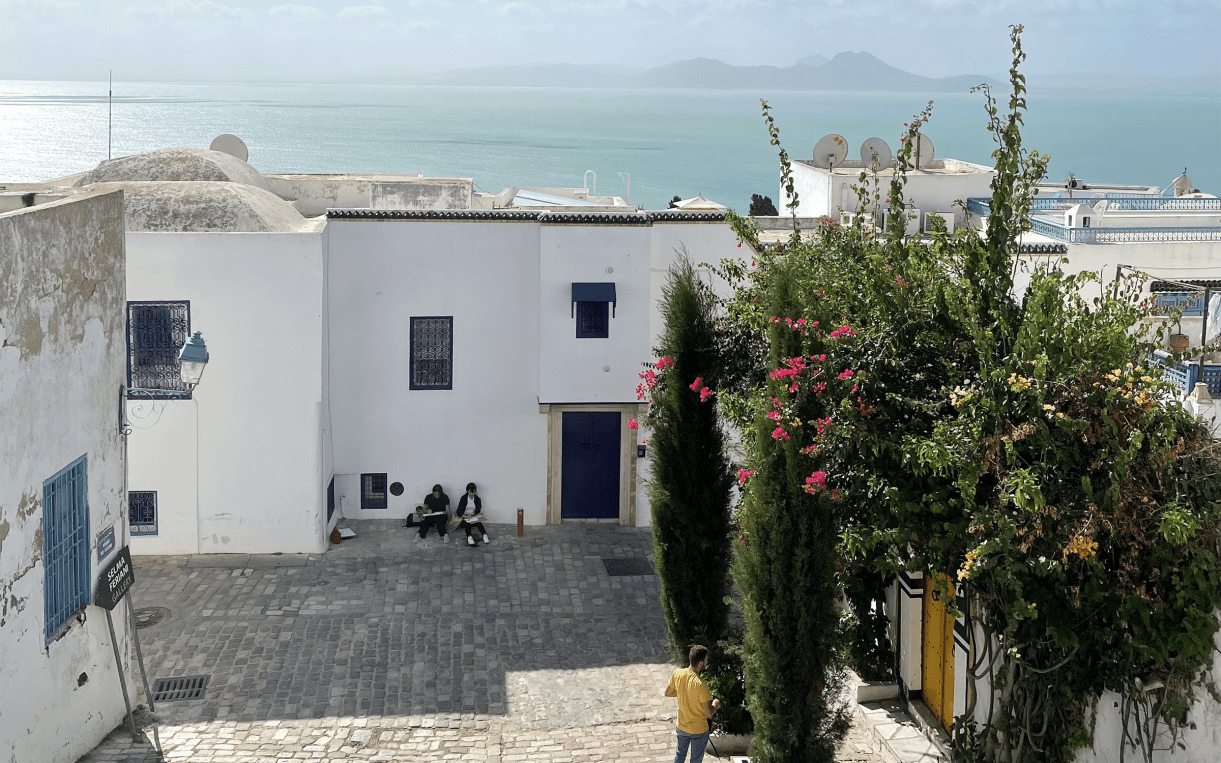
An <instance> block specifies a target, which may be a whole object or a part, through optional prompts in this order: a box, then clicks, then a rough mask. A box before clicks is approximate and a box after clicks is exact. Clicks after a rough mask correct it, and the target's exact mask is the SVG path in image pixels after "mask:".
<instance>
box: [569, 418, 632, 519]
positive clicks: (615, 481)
mask: <svg viewBox="0 0 1221 763" xmlns="http://www.w3.org/2000/svg"><path fill="white" fill-rule="evenodd" d="M563 416H564V439H563V445H562V449H563V453H562V460H561V463H560V470H561V475H560V516H561V518H563V519H618V518H619V434H620V430H619V427H620V423H619V414H618V413H584V412H581V411H565V412H564V414H563Z"/></svg>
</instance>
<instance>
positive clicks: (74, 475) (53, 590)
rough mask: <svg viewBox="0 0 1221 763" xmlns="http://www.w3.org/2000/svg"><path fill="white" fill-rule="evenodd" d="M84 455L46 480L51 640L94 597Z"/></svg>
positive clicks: (45, 600) (45, 562) (45, 608)
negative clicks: (91, 588) (91, 589)
mask: <svg viewBox="0 0 1221 763" xmlns="http://www.w3.org/2000/svg"><path fill="white" fill-rule="evenodd" d="M87 475H88V467H87V464H86V458H85V456H81V457H80V458H78V459H76V461H73V462H72V464H71V465H70V466H68V467H66V468H64V469H63V470H61V471H60V472H59V473H58V474H56V475H55V476H54V477H52V478H51V479H49V480H47V481H46V482H44V483H42V563H43V570H44V572H43V574H44V586H43V588H44V597H43V615H44V625H45V632H44V635H45V637H46V643H47V644H48V645H50V644H51V642H53V641H56V640H58V639H59V638H60V637H61V636H62V635H63V634H64V632H66V631H67V630H68V626H69V625H70V624H71V623H72V618H73V617H75V616H76V614H77V613H78V612H80V611H81V610H82V609H84V608H85V606H86V605H87V604H89V602H90V601H92V596H91V591H90V582H91V581H90V578H91V570H90V566H89V565H90V559H89V502H88V495H89V485H88V476H87Z"/></svg>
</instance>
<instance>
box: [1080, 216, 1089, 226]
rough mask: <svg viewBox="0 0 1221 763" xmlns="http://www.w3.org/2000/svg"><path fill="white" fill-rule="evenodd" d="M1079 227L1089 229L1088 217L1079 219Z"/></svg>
mask: <svg viewBox="0 0 1221 763" xmlns="http://www.w3.org/2000/svg"><path fill="white" fill-rule="evenodd" d="M1081 227H1082V228H1088V227H1090V218H1088V217H1082V218H1081Z"/></svg>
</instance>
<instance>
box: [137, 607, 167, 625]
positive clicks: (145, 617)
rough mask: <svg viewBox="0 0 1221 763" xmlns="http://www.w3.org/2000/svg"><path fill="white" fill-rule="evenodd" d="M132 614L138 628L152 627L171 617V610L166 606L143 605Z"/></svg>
mask: <svg viewBox="0 0 1221 763" xmlns="http://www.w3.org/2000/svg"><path fill="white" fill-rule="evenodd" d="M132 614H133V615H134V616H135V618H136V627H137V628H151V627H152V626H154V625H159V624H161V623H163V622H165V621H166V620H169V619H170V611H169V610H168V609H166V608H165V607H141V608H140V609H137V610H136V611H135V612H133V613H132Z"/></svg>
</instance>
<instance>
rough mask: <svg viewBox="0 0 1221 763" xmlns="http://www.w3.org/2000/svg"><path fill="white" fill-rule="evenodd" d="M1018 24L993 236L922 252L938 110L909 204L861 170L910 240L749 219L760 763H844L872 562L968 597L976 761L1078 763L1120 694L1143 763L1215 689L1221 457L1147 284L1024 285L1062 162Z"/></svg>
mask: <svg viewBox="0 0 1221 763" xmlns="http://www.w3.org/2000/svg"><path fill="white" fill-rule="evenodd" d="M1020 32H1021V28H1020V27H1015V28H1014V30H1013V51H1014V64H1013V69H1012V70H1011V73H1010V79H1011V85H1012V93H1011V95H1010V97H1009V99H1008V104H1007V107H1006V108H1002V107H1001V106H998V105H997V104H996V103H995V102H994V100H993V99H992V97H991V93H989V92H987V90H986V88H985V89H984V96H985V108H986V113H987V118H988V124H989V128H990V130H991V132H992V134H993V136H994V137H995V139H996V142H997V149H996V151H995V153H994V155H993V157H994V159H995V162H996V172H997V174H996V177H995V179H994V181H993V184H992V198H991V213H990V216H989V219H988V220H987V225H986V229H985V231H984V232H983V233H981V232H979V231H977V230H962V231H958V232H950V231H945V230H938V231H935V232H934V233H933V234H932V235H931V237H930V238H928V239H924V240H920V239H916V238H906V237H904V235H903V230H902V226H903V217H904V216H903V208H904V200H903V191H904V176H905V173H906V171H907V170H908V168H909V167H910V166H911V154H912V148H911V147H912V144H913V142H914V139H915V137H916V135H917V133H918V131H919V129H920V127H921V126H922V125H923V123H924V122H925V121H926V120H927V119H928V118H929V117H930V114H931V104H930V109H926V110H925V111H924V112H922V113H921V114H919V115H917V116H916V117H915V118H914V119H913V120H912V121H911V122H910V123H908V124H907V125H905V127H906V128H907V129H906V132H905V134H904V136H903V139H902V140H901V142H900V149H899V151H898V152H897V156H896V159H897V165H898V172H897V173H896V174H895V177H894V180H893V182H891V183H890V184H889V190H888V191H886V192H879V191H878V190H876V189H879V188H881V187H883V184H882V183H879V182H878V178H877V176H876V175H875V176H874V177H872V178H871V177H869V175H870V172H871V171H870V170H866V171H864V172H862V174H861V178H860V184H859V185H860V188H861V189H862V190H861V191H860V201H861V203H862V205H863V206H865V207H870V206H874V207H877V208H879V209H888V210H889V212H890V214H889V215H887V219H888V220H889V221H891V223H890V228H889V229H888V230H881V231H879V230H876V229H874V228H873V227H872V226H870V225H866V224H863V223H862V221H861V218H860V217H859V216H858V217H857V219H856V220H857V221H856V222H855V223H854V224H853V225H852V226H839V225H836V224H835V223H834V222H833V221H830V220H824V221H822V222H821V223H820V224H819V225H818V226H817V229H816V230H815V231H812V233H813V235H812V236H810V235H799V234H798V232H795V233H794V235H793V237H792V238H791V239H790V240H789V241H788V242H787V243H785V244H783V245H781V246H776V247H768V246H763V245H761V244H760V243H759V239H758V232H757V231H756V230H755V229H754V228H753V226H752V223H751V221H750V220H749V219H747V218H738V217H733V216H731V222H732V224H733V225H734V226H735V229H736V230H737V232H738V234H739V236H740V237H741V238H742V240H743V242H744V243H745V244H748V245H749V246H750V247H751V249H752V250H753V251H754V252H755V259H754V261H753V262H751V264H750V265H749V266H748V265H746V264H745V263H738V262H732V261H727V262H725V263H722V266H721V274H722V275H723V276H724V277H726V278H728V279H729V280H730V281H731V282H733V283H735V284H736V285H737V287H738V288H737V292H736V295H735V296H734V298H733V299H732V300H731V301H730V302H729V303H728V304H727V306H726V311H727V316H728V324H727V325H726V327H725V328H724V329H723V331H722V334H723V335H725V336H732V337H735V338H737V339H738V340H740V341H747V342H755V343H757V344H756V345H753V346H751V347H749V348H747V349H742V348H740V347H738V348H726V352H725V353H724V355H723V359H722V368H723V373H722V375H721V378H720V379H719V387H718V388H717V389H716V395H717V402H718V404H719V405H720V406H721V409H722V410H723V411H724V412H725V413H726V414H727V415H728V416H729V417H730V419H731V420H732V421H733V422H734V423H735V424H736V425H737V426H738V427H739V428H740V429H741V430H742V431H743V432H744V436H743V445H744V447H745V449H746V456H747V459H746V463H745V464H744V466H743V468H742V470H741V471H740V472H739V481H740V483H741V489H742V491H743V501H742V503H741V506H740V509H739V511H738V513H737V517H736V518H737V522H738V539H737V543H736V545H735V548H736V549H737V554H736V560H735V563H734V567H733V572H734V576H735V580H736V582H737V585H738V588H739V589H740V591H741V594H742V597H743V610H744V615H745V622H746V636H745V644H744V648H743V652H742V656H743V663H744V667H745V676H746V688H747V696H748V705H749V708H750V711H751V713H752V715H753V717H754V720H755V724H756V737H755V743H754V746H753V747H752V759H755V760H759V761H766V762H768V763H771V762H775V761H785V762H786V763H787V762H788V761H793V762H796V761H815V760H831V758H832V756H833V753H834V750H835V745H836V744H837V742H838V740H839V738H840V737H841V735H842V733H843V731H844V729H845V728H846V717H845V708H844V706H843V704H842V693H841V687H842V676H843V671H842V667H843V655H844V653H845V648H846V645H847V644H849V643H851V641H852V640H853V634H852V633H849V632H846V631H845V630H844V629H843V628H842V627H841V619H840V617H839V613H838V611H837V607H836V599H837V597H838V595H839V592H840V591H841V590H843V588H844V584H845V581H846V580H847V579H848V578H849V577H851V576H852V575H853V572H854V571H858V572H859V571H860V570H861V569H867V570H869V571H871V572H874V573H877V574H878V575H883V576H884V575H886V574H889V573H893V572H894V571H895V570H898V569H910V570H918V571H923V572H927V573H931V574H932V575H933V577H934V579H938V580H946V579H948V580H951V581H953V582H956V583H957V584H959V585H961V586H962V593H964V594H965V596H966V600H967V601H968V602H969V603H970V611H969V612H967V613H958V612H956V614H965V615H969V616H970V618H971V622H972V624H973V626H974V627H973V628H971V629H969V630H970V632H971V636H972V639H973V640H974V642H975V643H974V644H973V650H972V653H973V655H974V660H975V662H974V663H973V664H972V665H971V668H972V670H971V676H970V677H969V679H968V680H969V681H970V682H971V683H972V685H973V689H974V691H972V692H969V694H968V699H969V702H970V704H969V706H968V713H967V714H966V715H964V716H963V717H961V718H959V719H957V720H956V722H955V724H954V737H955V745H956V748H957V753H958V755H960V756H961V757H963V758H965V759H973V760H974V759H977V760H989V761H1006V763H1017V762H1018V761H1062V760H1071V759H1072V758H1073V755H1074V750H1075V749H1077V748H1079V747H1081V746H1085V745H1089V744H1091V743H1092V738H1091V735H1092V720H1091V719H1092V707H1093V703H1094V702H1096V699H1097V698H1098V697H1099V695H1100V693H1101V692H1102V691H1103V690H1107V689H1109V690H1113V691H1116V692H1119V694H1120V696H1121V699H1122V701H1123V705H1124V707H1123V711H1124V712H1123V719H1124V723H1123V728H1124V732H1123V733H1124V735H1125V739H1124V740H1123V741H1124V743H1125V749H1127V748H1128V747H1134V748H1135V749H1136V750H1138V751H1140V752H1142V753H1143V754H1144V755H1145V756H1146V757H1147V756H1149V755H1151V754H1152V750H1153V748H1154V747H1157V746H1163V747H1164V746H1166V745H1168V744H1170V743H1172V742H1173V741H1174V739H1175V738H1176V735H1177V732H1178V730H1179V729H1180V728H1181V725H1182V724H1183V723H1189V722H1190V720H1189V718H1187V717H1186V716H1185V714H1184V713H1185V710H1186V708H1187V707H1188V706H1189V705H1190V703H1191V702H1192V701H1193V699H1194V698H1195V696H1196V695H1197V694H1198V692H1199V691H1200V690H1201V689H1203V688H1210V687H1211V683H1210V682H1209V680H1208V676H1207V674H1206V671H1207V669H1208V668H1209V667H1210V666H1211V664H1212V652H1213V649H1214V647H1213V637H1214V634H1215V633H1216V632H1217V630H1218V621H1217V607H1218V605H1219V604H1221V566H1219V562H1218V549H1217V543H1218V537H1219V533H1218V528H1219V526H1221V523H1219V514H1218V505H1219V504H1218V501H1221V481H1219V474H1221V469H1219V468H1218V467H1219V466H1221V461H1219V460H1218V456H1217V452H1218V448H1217V445H1216V441H1215V440H1214V439H1213V437H1212V436H1211V434H1210V433H1209V431H1208V430H1207V428H1206V427H1205V426H1204V425H1203V424H1201V423H1200V422H1198V421H1196V420H1194V419H1193V418H1192V416H1191V415H1190V414H1189V413H1188V412H1187V411H1185V410H1184V409H1183V408H1182V407H1181V406H1180V405H1179V404H1178V403H1177V402H1175V390H1174V389H1173V388H1172V387H1171V386H1170V385H1168V384H1166V383H1165V382H1163V381H1162V379H1161V372H1160V369H1159V368H1157V367H1156V366H1155V365H1151V364H1150V362H1149V360H1148V358H1149V357H1150V353H1151V351H1152V349H1153V345H1151V344H1149V343H1147V342H1146V340H1145V338H1146V337H1151V336H1152V337H1155V338H1157V337H1159V336H1160V334H1159V330H1158V328H1157V327H1155V326H1154V325H1153V324H1152V323H1151V322H1150V320H1149V316H1148V314H1147V312H1146V308H1145V306H1144V305H1143V304H1142V303H1141V302H1140V300H1139V295H1140V293H1141V291H1142V284H1141V283H1140V281H1139V280H1138V279H1136V278H1133V277H1127V278H1120V279H1119V280H1117V281H1114V282H1111V283H1106V284H1104V283H1101V282H1099V279H1098V276H1097V275H1096V274H1090V273H1085V274H1070V273H1068V272H1066V271H1065V270H1064V265H1065V264H1066V263H1065V262H1064V261H1061V260H1059V259H1055V260H1051V261H1043V262H1038V263H1034V264H1033V265H1032V266H1031V267H1032V272H1031V277H1030V286H1029V287H1028V288H1027V289H1026V290H1025V291H1024V293H1022V294H1018V295H1015V294H1014V293H1013V284H1014V272H1015V268H1016V267H1018V266H1019V262H1020V261H1021V259H1022V258H1021V257H1020V252H1019V244H1020V237H1021V235H1022V234H1023V233H1024V232H1025V231H1026V230H1027V228H1028V226H1029V223H1028V213H1029V211H1030V208H1031V198H1032V196H1033V194H1034V187H1035V184H1036V183H1037V182H1038V181H1039V180H1040V179H1041V178H1042V177H1043V175H1044V174H1045V171H1046V166H1047V161H1048V157H1046V156H1040V155H1039V154H1038V153H1037V152H1030V151H1027V150H1026V149H1024V148H1023V147H1022V143H1021V134H1020V133H1021V125H1022V120H1023V115H1024V112H1025V110H1026V102H1025V80H1024V77H1023V76H1022V75H1021V74H1020V73H1019V70H1018V69H1019V64H1020V63H1021V61H1022V60H1023V58H1024V54H1023V53H1022V51H1021V46H1020ZM764 115H765V119H766V121H767V124H768V127H769V130H770V132H771V135H772V139H773V143H774V144H776V145H777V146H779V144H780V141H779V134H778V131H777V129H776V127H775V124H774V122H773V121H772V118H771V115H770V112H769V110H768V107H767V105H766V104H764ZM780 155H781V166H782V169H781V175H782V186H786V187H789V188H790V199H789V202H788V205H787V206H788V208H789V209H792V208H794V207H795V199H794V194H792V192H791V183H788V182H787V181H788V180H789V171H788V159H787V155H786V154H785V153H784V151H783V150H781V151H780ZM871 189H874V190H871ZM804 233H805V234H809V233H811V232H809V231H807V232H804ZM1086 295H1089V296H1086ZM759 366H761V367H759ZM942 585H944V583H942ZM950 601H951V602H952V601H953V597H950ZM951 609H954V610H956V607H955V606H953V605H951ZM1151 687H1152V688H1151ZM976 709H979V710H980V713H979V714H978V715H979V717H980V718H981V722H979V723H977V722H976V721H975V720H974V715H975V710H976Z"/></svg>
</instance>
